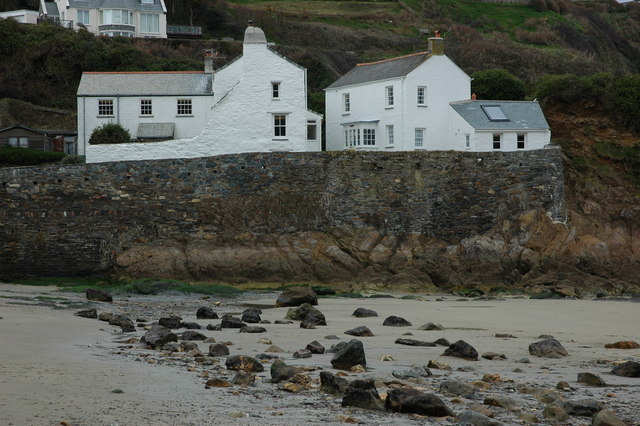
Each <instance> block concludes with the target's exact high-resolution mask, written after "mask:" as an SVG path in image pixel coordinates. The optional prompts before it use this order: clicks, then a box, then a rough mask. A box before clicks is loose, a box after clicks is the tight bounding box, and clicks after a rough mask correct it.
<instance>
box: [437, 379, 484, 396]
mask: <svg viewBox="0 0 640 426" xmlns="http://www.w3.org/2000/svg"><path fill="white" fill-rule="evenodd" d="M475 392H476V389H475V388H474V387H473V386H471V385H470V384H468V383H464V382H461V381H459V380H445V381H443V382H440V393H442V394H444V395H453V396H464V397H470V396H471V395H473V394H474V393H475Z"/></svg>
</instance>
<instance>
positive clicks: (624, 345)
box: [604, 340, 640, 349]
mask: <svg viewBox="0 0 640 426" xmlns="http://www.w3.org/2000/svg"><path fill="white" fill-rule="evenodd" d="M604 347H605V348H608V349H638V348H640V344H638V343H637V342H634V341H633V340H624V341H621V342H615V343H607V344H606V345H604Z"/></svg>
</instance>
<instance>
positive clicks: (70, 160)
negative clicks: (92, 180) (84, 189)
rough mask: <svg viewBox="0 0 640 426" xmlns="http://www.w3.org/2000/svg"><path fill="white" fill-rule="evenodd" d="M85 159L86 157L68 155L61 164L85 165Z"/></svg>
mask: <svg viewBox="0 0 640 426" xmlns="http://www.w3.org/2000/svg"><path fill="white" fill-rule="evenodd" d="M84 163H85V158H84V155H67V156H66V157H64V158H63V159H62V160H60V164H84Z"/></svg>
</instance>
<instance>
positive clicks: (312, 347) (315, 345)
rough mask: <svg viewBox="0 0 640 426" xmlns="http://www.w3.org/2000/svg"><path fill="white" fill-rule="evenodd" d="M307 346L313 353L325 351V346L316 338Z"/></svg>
mask: <svg viewBox="0 0 640 426" xmlns="http://www.w3.org/2000/svg"><path fill="white" fill-rule="evenodd" d="M306 348H307V350H308V351H309V352H311V353H312V354H323V353H324V346H322V345H321V344H320V343H319V342H318V341H317V340H314V341H313V342H311V343H309V344H308V345H307V347H306Z"/></svg>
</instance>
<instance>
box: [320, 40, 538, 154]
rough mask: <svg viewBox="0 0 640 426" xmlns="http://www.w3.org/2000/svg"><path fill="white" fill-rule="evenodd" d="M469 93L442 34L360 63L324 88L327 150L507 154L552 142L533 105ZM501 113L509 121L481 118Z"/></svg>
mask: <svg viewBox="0 0 640 426" xmlns="http://www.w3.org/2000/svg"><path fill="white" fill-rule="evenodd" d="M470 95H471V78H470V77H469V76H468V75H467V74H466V73H465V72H464V71H462V70H461V69H460V68H459V67H458V66H457V65H456V64H454V63H453V62H452V61H451V60H450V59H449V58H448V57H447V56H446V55H445V54H444V39H442V38H440V37H432V38H430V39H429V51H428V52H422V53H415V54H412V55H407V56H401V57H399V58H393V59H387V60H383V61H378V62H372V63H365V64H358V65H357V66H356V67H355V68H353V69H352V70H351V71H349V72H348V73H346V74H345V75H344V76H342V77H341V78H340V79H338V80H337V81H336V82H334V83H333V84H332V85H330V86H329V87H327V88H326V89H325V103H326V132H327V142H326V146H327V150H344V149H355V150H382V151H385V150H386V151H415V150H474V151H484V150H501V151H506V150H517V149H538V148H541V147H543V146H544V145H546V144H548V143H549V139H550V133H549V126H548V125H547V124H546V121H545V120H544V115H543V114H542V111H541V110H540V106H539V105H538V104H537V102H519V103H509V102H503V101H499V102H498V101H489V102H484V103H480V102H479V101H478V102H477V103H474V102H471V101H470V98H471V96H470ZM498 110H499V111H502V113H503V114H506V116H507V117H506V120H504V119H500V118H499V119H497V120H496V119H495V117H493V119H492V118H491V117H490V116H489V115H486V114H490V113H491V112H496V114H497V111H498ZM478 111H480V112H481V113H482V114H483V117H480V116H477V115H476V114H474V113H477V112H478ZM523 137H524V139H525V142H524V145H523V143H522V138H523ZM498 139H500V140H499V141H498ZM487 140H488V142H487ZM494 140H495V142H496V143H494ZM522 146H524V148H522Z"/></svg>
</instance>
